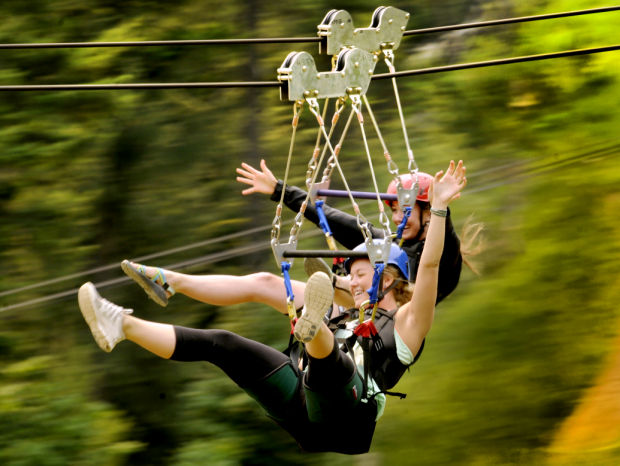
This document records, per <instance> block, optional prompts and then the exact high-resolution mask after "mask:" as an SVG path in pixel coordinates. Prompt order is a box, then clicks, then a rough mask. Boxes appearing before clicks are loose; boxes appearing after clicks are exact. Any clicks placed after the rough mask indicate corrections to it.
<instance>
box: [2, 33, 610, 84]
mask: <svg viewBox="0 0 620 466" xmlns="http://www.w3.org/2000/svg"><path fill="white" fill-rule="evenodd" d="M616 50H620V44H616V45H608V46H605V47H593V48H587V49H577V50H564V51H562V52H551V53H543V54H538V55H525V56H521V57H511V58H499V59H496V60H488V61H480V62H473V63H460V64H454V65H444V66H435V67H431V68H421V69H417V70H405V71H396V72H394V73H382V74H375V75H373V76H372V78H371V79H373V80H374V79H389V78H402V77H405V76H417V75H423V74H433V73H442V72H446V71H458V70H467V69H472V68H484V67H488V66H499V65H510V64H514V63H525V62H531V61H540V60H549V59H554V58H565V57H573V56H579V55H589V54H595V53H603V52H612V51H616ZM280 85H281V83H280V82H279V81H254V82H232V81H231V82H202V83H201V82H194V83H126V84H30V85H12V86H0V91H98V90H130V89H133V90H138V89H189V88H194V89H196V88H235V87H280Z"/></svg>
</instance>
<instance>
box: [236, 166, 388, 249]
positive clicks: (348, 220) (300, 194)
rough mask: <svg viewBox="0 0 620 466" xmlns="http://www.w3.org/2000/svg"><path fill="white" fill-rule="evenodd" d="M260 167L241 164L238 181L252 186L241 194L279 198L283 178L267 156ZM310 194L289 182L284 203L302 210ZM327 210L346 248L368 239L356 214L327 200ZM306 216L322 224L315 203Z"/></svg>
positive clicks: (377, 234)
mask: <svg viewBox="0 0 620 466" xmlns="http://www.w3.org/2000/svg"><path fill="white" fill-rule="evenodd" d="M260 168H261V169H260V170H257V169H256V168H254V167H252V166H251V165H248V164H247V163H242V164H241V167H240V168H237V174H239V175H240V176H237V181H238V182H240V183H243V184H247V185H249V186H250V187H249V188H246V189H244V190H243V191H241V194H243V195H244V196H247V195H249V194H253V193H262V194H268V195H269V196H270V197H271V199H272V200H273V201H275V202H279V201H280V197H281V195H282V182H281V181H278V179H277V178H276V177H275V176H274V175H273V173H272V172H271V170H269V168H268V167H267V164H266V163H265V161H264V160H261V162H260ZM306 195H307V193H306V191H304V190H302V189H299V188H298V187H296V186H286V192H285V193H284V205H286V207H288V208H289V209H291V210H292V211H293V212H299V209H300V207H301V204H302V203H303V201H304V200H305V199H306ZM323 212H324V213H325V217H326V218H327V221H328V223H329V226H330V229H331V230H332V234H333V236H334V239H335V240H336V241H338V242H339V243H340V244H342V245H343V246H344V247H345V248H347V249H353V248H354V247H355V246H357V245H358V244H360V243H361V242H363V241H364V236H363V235H362V233H361V231H360V229H359V226H358V224H357V219H356V218H355V216H353V215H350V214H347V213H345V212H342V211H340V210H338V209H335V208H333V207H330V206H329V205H327V204H325V205H324V206H323ZM304 217H306V218H307V219H308V220H310V221H311V222H312V223H314V224H315V225H318V224H319V217H318V215H317V213H316V209H315V208H314V205H312V204H309V205H308V207H307V208H306V211H305V213H304ZM370 230H371V234H372V235H373V237H381V236H383V232H382V230H380V229H378V228H375V227H373V226H372V225H371V226H370Z"/></svg>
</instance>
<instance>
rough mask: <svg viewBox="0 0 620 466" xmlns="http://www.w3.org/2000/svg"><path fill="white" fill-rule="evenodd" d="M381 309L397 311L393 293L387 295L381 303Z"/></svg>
mask: <svg viewBox="0 0 620 466" xmlns="http://www.w3.org/2000/svg"><path fill="white" fill-rule="evenodd" d="M379 307H380V308H382V309H385V310H386V311H391V310H392V309H396V307H397V304H396V300H395V299H394V296H393V295H392V292H391V291H390V292H389V293H388V294H387V295H385V296H384V297H383V299H382V300H381V301H379Z"/></svg>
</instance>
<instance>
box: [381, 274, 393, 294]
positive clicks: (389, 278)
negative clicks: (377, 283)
mask: <svg viewBox="0 0 620 466" xmlns="http://www.w3.org/2000/svg"><path fill="white" fill-rule="evenodd" d="M392 283H394V279H393V278H392V276H391V275H388V274H383V289H384V290H385V289H386V288H387V287H388V286H390V285H391V284H392Z"/></svg>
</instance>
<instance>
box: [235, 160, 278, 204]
mask: <svg viewBox="0 0 620 466" xmlns="http://www.w3.org/2000/svg"><path fill="white" fill-rule="evenodd" d="M260 168H261V169H260V171H259V170H257V169H256V168H254V167H253V166H252V165H248V164H247V163H245V162H242V163H241V168H237V173H238V174H239V175H241V176H238V177H237V181H238V182H239V183H244V184H248V185H250V187H249V188H246V189H244V190H243V191H241V194H243V195H244V196H247V195H248V194H253V193H263V194H268V195H272V194H273V192H274V191H275V189H276V185H277V184H278V180H277V178H276V177H275V176H274V175H273V173H271V170H269V168H267V164H266V163H265V160H264V159H262V160H261V161H260Z"/></svg>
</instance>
